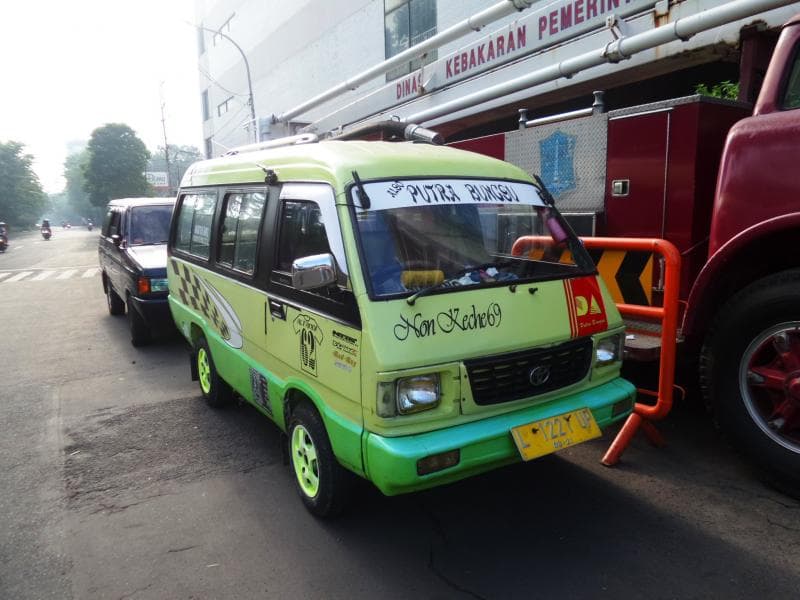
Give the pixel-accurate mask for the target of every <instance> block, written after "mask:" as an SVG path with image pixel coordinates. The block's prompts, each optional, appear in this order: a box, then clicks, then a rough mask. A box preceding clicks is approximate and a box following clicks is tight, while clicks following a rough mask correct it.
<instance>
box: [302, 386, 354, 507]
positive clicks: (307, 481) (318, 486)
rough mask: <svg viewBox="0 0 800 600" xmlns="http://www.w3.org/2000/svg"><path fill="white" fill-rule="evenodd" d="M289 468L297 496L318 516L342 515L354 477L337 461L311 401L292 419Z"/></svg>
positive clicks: (304, 403)
mask: <svg viewBox="0 0 800 600" xmlns="http://www.w3.org/2000/svg"><path fill="white" fill-rule="evenodd" d="M288 434H289V435H288V437H289V466H290V468H291V470H292V474H293V475H294V478H293V479H294V484H295V488H296V489H297V493H298V494H299V495H300V498H301V499H302V500H303V504H305V505H306V508H307V509H308V511H309V512H310V513H311V514H313V515H314V516H316V517H322V518H330V517H335V516H336V515H338V514H340V513H341V512H342V510H343V509H344V507H345V506H346V505H347V503H348V500H349V498H350V493H351V487H352V477H351V475H350V473H349V472H348V471H347V470H346V469H345V468H344V467H342V466H341V465H340V464H339V462H338V461H337V460H336V457H335V456H334V454H333V449H332V448H331V442H330V439H329V438H328V433H327V432H326V431H325V424H324V423H323V421H322V417H320V415H319V413H318V412H317V410H316V408H314V406H313V405H312V404H311V403H310V402H303V403H301V404H299V405H298V406H297V407H296V408H295V409H294V411H292V416H291V419H290V420H289V430H288Z"/></svg>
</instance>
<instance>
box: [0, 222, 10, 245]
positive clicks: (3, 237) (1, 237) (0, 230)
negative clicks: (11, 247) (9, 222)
mask: <svg viewBox="0 0 800 600" xmlns="http://www.w3.org/2000/svg"><path fill="white" fill-rule="evenodd" d="M7 246H8V227H7V226H6V224H5V222H4V221H0V250H3V251H5V249H6V247H7Z"/></svg>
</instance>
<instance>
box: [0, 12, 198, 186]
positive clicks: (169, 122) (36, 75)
mask: <svg viewBox="0 0 800 600" xmlns="http://www.w3.org/2000/svg"><path fill="white" fill-rule="evenodd" d="M193 22H194V3H193V0H37V1H33V0H0V23H2V25H3V28H2V29H3V30H2V34H0V142H4V143H5V142H8V141H10V140H14V141H18V142H22V143H23V144H25V146H26V151H27V152H28V153H29V154H32V155H33V156H34V157H35V163H34V169H35V171H36V173H37V175H38V176H39V179H40V181H41V183H42V186H43V187H44V189H45V191H47V192H58V191H61V190H62V189H63V187H64V180H63V176H62V173H63V164H64V159H65V158H66V156H67V150H68V144H70V143H73V142H81V141H84V142H85V141H88V139H89V136H90V135H91V132H92V130H94V129H95V128H97V127H100V126H102V125H104V124H106V123H112V122H114V123H126V124H127V125H129V126H130V127H132V128H133V129H134V131H136V133H137V135H138V136H139V137H140V138H141V139H142V141H144V143H145V145H146V146H147V147H148V149H149V150H151V151H153V150H155V149H156V147H157V146H158V145H162V146H163V145H164V139H163V133H162V128H161V97H163V101H164V103H165V115H166V129H167V139H168V141H169V143H170V144H181V145H192V146H197V147H198V148H199V149H200V150H201V151H202V123H201V115H200V95H199V91H198V90H199V86H198V77H199V76H198V71H197V34H196V33H195V29H194V28H193V27H192V26H191V25H190V23H193ZM162 82H163V86H162ZM0 188H2V182H0Z"/></svg>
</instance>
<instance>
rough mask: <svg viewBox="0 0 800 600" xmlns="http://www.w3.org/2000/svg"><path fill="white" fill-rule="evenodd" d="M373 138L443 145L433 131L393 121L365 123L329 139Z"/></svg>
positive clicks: (441, 140)
mask: <svg viewBox="0 0 800 600" xmlns="http://www.w3.org/2000/svg"><path fill="white" fill-rule="evenodd" d="M374 138H377V139H381V140H384V141H389V142H394V141H399V140H408V141H411V142H424V143H427V144H436V145H437V146H438V145H440V144H442V143H444V138H443V137H442V134H440V133H438V132H436V131H433V130H432V129H425V128H424V127H420V126H419V125H416V124H414V123H403V122H401V121H394V120H388V121H377V122H374V123H367V124H365V125H361V126H360V127H356V128H354V129H351V130H350V131H347V132H345V133H342V134H339V135H336V136H334V137H333V138H331V139H334V140H364V139H367V140H369V139H374Z"/></svg>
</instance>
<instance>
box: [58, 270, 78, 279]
mask: <svg viewBox="0 0 800 600" xmlns="http://www.w3.org/2000/svg"><path fill="white" fill-rule="evenodd" d="M77 272H78V270H77V269H69V270H68V271H64V272H63V273H61V275H59V276H58V277H56V279H69V278H70V277H72V276H73V275H75V273H77Z"/></svg>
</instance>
